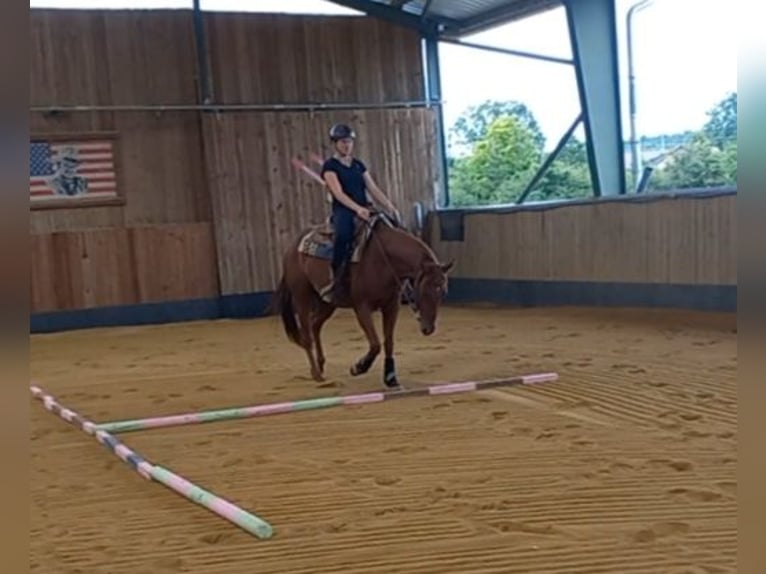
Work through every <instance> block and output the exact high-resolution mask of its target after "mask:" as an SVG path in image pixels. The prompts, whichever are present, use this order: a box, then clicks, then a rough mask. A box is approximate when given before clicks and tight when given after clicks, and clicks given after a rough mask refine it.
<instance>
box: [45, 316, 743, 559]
mask: <svg viewBox="0 0 766 574" xmlns="http://www.w3.org/2000/svg"><path fill="white" fill-rule="evenodd" d="M735 328H736V316H735V315H718V314H703V313H693V312H679V311H664V310H657V311H647V310H621V309H568V308H557V309H516V310H512V309H505V310H498V309H478V308H476V309H466V308H464V309H445V310H444V311H443V313H442V315H441V320H440V324H439V330H438V331H437V333H436V334H435V335H434V336H432V337H430V338H425V337H422V336H421V335H420V334H419V333H418V331H417V328H416V325H415V323H414V321H413V320H412V319H411V317H410V316H409V315H408V314H407V312H406V311H405V312H403V314H402V319H401V323H400V327H399V331H398V335H399V337H398V339H397V360H398V363H397V366H398V371H399V376H400V379H401V380H402V382H404V383H405V384H406V383H407V382H409V381H412V382H413V383H418V384H430V383H440V382H446V381H461V380H476V379H491V378H497V377H503V376H509V375H510V376H513V375H518V374H528V373H539V372H550V371H555V372H558V373H559V376H560V379H559V380H558V381H557V382H556V383H554V384H549V385H548V384H546V385H539V386H531V387H517V388H511V389H496V390H489V391H481V392H477V393H470V394H460V395H454V396H450V395H447V396H443V397H423V398H413V399H411V400H410V399H408V400H402V401H386V402H383V403H380V404H375V405H359V406H353V407H348V408H343V409H331V410H317V411H305V412H300V413H291V414H289V415H286V416H279V417H265V418H260V419H248V420H233V421H222V422H214V423H210V424H204V425H191V426H183V427H172V428H162V429H153V430H148V431H138V432H134V433H129V434H125V435H121V440H124V441H125V443H126V444H127V445H128V446H130V447H131V448H133V449H135V450H136V451H137V452H140V453H142V454H143V455H145V456H146V457H147V458H148V459H150V460H152V461H153V462H155V463H156V464H160V465H163V466H167V467H169V468H172V469H174V471H176V472H177V473H179V474H180V475H182V476H184V477H185V478H187V479H189V480H191V481H192V482H194V483H197V484H200V485H204V487H205V488H209V489H210V490H211V491H213V492H215V493H216V494H218V495H220V496H222V497H225V498H227V499H228V500H230V501H232V502H233V503H235V504H238V505H240V506H242V507H243V508H248V509H252V510H253V511H255V512H257V513H258V514H259V516H263V517H264V518H265V519H267V520H269V522H270V523H271V524H273V526H274V537H273V538H272V539H270V540H268V541H261V540H258V539H256V538H254V537H253V536H250V535H248V534H247V533H246V532H243V531H242V530H240V529H238V528H236V527H235V526H233V525H231V524H230V523H227V522H225V521H223V520H221V519H220V518H219V517H217V516H215V515H214V514H211V513H210V512H209V511H207V510H205V509H203V508H200V507H198V506H196V505H194V504H191V503H189V502H188V501H187V500H185V499H183V498H182V497H180V496H175V495H173V494H172V493H170V492H168V491H167V489H164V488H162V487H160V486H158V485H152V484H151V483H149V482H147V481H146V480H144V479H143V478H141V477H140V476H139V475H138V474H137V473H134V472H132V471H131V470H130V469H128V468H126V466H125V464H124V463H123V462H121V461H120V460H118V459H117V458H116V457H114V456H113V455H111V454H109V453H108V452H105V451H104V449H103V447H101V446H99V445H98V443H96V441H95V440H94V439H93V438H92V437H88V436H87V435H85V434H84V433H82V432H80V431H78V430H76V429H73V428H72V427H71V426H70V425H68V424H67V423H66V422H64V421H63V420H61V419H60V418H58V417H55V416H52V415H51V414H50V413H48V412H46V411H45V409H44V408H42V407H41V406H40V405H39V404H34V405H33V408H31V418H32V443H31V451H32V472H31V491H32V506H31V509H30V517H31V536H30V543H31V548H30V566H31V570H32V571H33V572H40V573H45V574H49V573H53V572H55V573H56V574H75V573H79V574H86V573H87V574H123V573H124V574H127V573H130V574H143V573H146V574H150V573H151V574H163V573H171V572H191V573H194V574H244V573H250V572H258V573H259V574H277V573H280V574H321V573H331V572H333V573H334V572H353V573H360V574H383V573H385V574H389V573H391V572H407V573H409V572H412V573H418V574H446V573H450V574H451V573H455V574H492V573H495V574H501V573H502V574H513V573H522V572H523V573H528V572H534V573H535V574H552V573H561V574H563V573H568V574H571V573H582V574H586V573H587V574H596V573H614V574H617V573H620V574H622V573H626V574H628V573H639V572H640V573H646V574H659V573H663V574H664V573H668V574H670V573H673V574H681V573H734V572H736V571H737V564H736V552H737V505H736V489H737V482H736V466H737V392H736V371H737V338H736V332H735ZM365 347H366V343H365V341H364V338H363V336H362V334H361V331H360V330H359V328H358V327H357V325H356V322H355V320H354V319H353V316H352V315H351V314H349V313H339V314H338V315H337V316H336V317H334V318H333V319H332V320H331V321H330V322H329V323H328V325H327V327H326V329H325V349H326V353H327V356H328V365H327V370H328V377H329V381H328V384H327V385H325V386H317V385H316V384H315V383H314V382H313V381H311V380H310V379H309V377H308V369H307V364H306V360H305V356H304V355H303V353H302V351H301V350H300V349H298V348H296V347H294V346H293V345H291V344H289V343H288V342H287V341H286V340H285V339H284V336H283V334H282V331H281V326H280V325H279V324H278V323H277V320H276V318H266V319H261V320H254V321H218V322H200V323H186V324H175V325H165V326H152V327H135V328H115V329H94V330H89V331H81V332H70V333H61V334H52V335H41V336H33V337H32V343H31V354H32V364H31V371H32V375H33V377H34V378H35V379H36V380H39V381H40V384H41V385H42V386H43V387H44V388H45V389H46V390H47V391H49V392H50V393H52V394H53V395H54V396H56V398H57V399H58V400H60V401H61V402H62V404H65V405H66V406H68V407H70V408H72V409H74V410H76V411H77V412H79V413H81V414H82V415H83V416H85V417H87V418H88V419H90V420H93V421H95V422H106V421H112V420H121V419H129V418H136V417H152V416H161V415H166V414H171V413H178V412H188V411H196V410H205V409H212V408H225V407H234V406H243V405H251V404H261V403H271V402H277V401H287V400H295V399H303V398H311V397H322V396H331V395H334V394H350V393H364V392H370V391H376V390H380V389H381V370H382V361H381V362H379V363H377V364H376V365H375V366H374V367H373V369H372V370H371V372H370V373H369V374H368V375H365V376H363V377H360V378H356V379H354V378H351V377H350V376H348V375H347V374H346V373H347V372H348V367H349V365H350V364H351V362H353V361H354V360H356V359H357V358H358V357H359V356H360V355H361V354H362V353H363V352H364V349H365Z"/></svg>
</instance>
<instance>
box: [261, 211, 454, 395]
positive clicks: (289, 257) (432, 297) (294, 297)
mask: <svg viewBox="0 0 766 574" xmlns="http://www.w3.org/2000/svg"><path fill="white" fill-rule="evenodd" d="M331 249H332V227H331V224H329V223H327V224H325V226H317V227H314V228H312V229H310V230H306V231H304V232H303V233H302V234H301V235H300V236H299V237H298V238H297V239H296V240H295V241H294V242H292V243H291V245H290V246H289V248H288V249H287V252H286V253H285V254H284V257H283V274H282V278H281V280H280V283H279V287H278V289H277V292H276V294H275V301H274V303H275V307H276V309H277V310H278V312H279V313H280V314H281V316H282V324H283V326H284V329H285V333H286V334H287V337H288V339H289V340H290V341H292V342H293V343H295V344H296V345H298V346H300V347H302V348H303V349H304V350H305V351H306V356H307V357H308V361H309V365H310V368H311V376H312V377H313V379H314V380H316V381H323V380H324V365H325V355H324V350H323V348H322V340H321V330H322V326H323V325H324V324H325V322H326V321H327V320H328V319H329V318H330V317H331V316H332V314H333V313H334V312H335V309H337V308H339V307H340V308H346V309H347V308H351V309H353V310H354V313H355V314H356V318H357V321H358V322H359V325H360V326H361V328H362V330H363V331H364V334H365V335H366V337H367V342H368V344H369V349H368V351H367V353H366V354H365V355H364V356H363V357H361V358H360V359H359V360H358V361H357V362H356V363H354V364H353V365H352V366H351V369H350V372H351V374H352V375H353V376H356V375H361V374H363V373H366V372H367V371H369V369H370V367H372V365H373V363H374V362H375V359H376V358H377V356H378V355H379V354H380V351H381V344H380V340H379V339H378V334H377V332H376V330H375V325H374V323H373V313H374V312H375V311H381V314H382V316H383V339H384V342H383V348H384V350H385V365H384V369H383V382H384V384H385V385H386V386H387V387H390V388H396V387H398V386H399V382H398V380H397V376H396V367H395V364H394V328H395V326H396V321H397V317H398V313H399V307H400V305H401V299H402V295H403V294H404V295H406V296H407V297H408V299H409V304H410V306H411V307H412V308H413V310H414V312H415V315H416V317H417V320H418V322H419V324H420V331H421V332H422V333H423V335H426V336H427V335H431V334H432V333H433V332H434V331H435V329H436V317H437V314H438V309H439V305H440V303H441V301H442V299H443V297H444V295H445V294H446V293H447V273H448V272H449V270H450V269H451V268H452V265H453V263H454V262H450V263H449V264H446V265H443V264H441V263H439V261H438V259H437V257H436V255H435V254H434V252H433V251H432V250H431V249H430V248H429V247H428V246H427V245H426V244H425V242H424V241H422V240H421V239H419V238H418V237H416V236H414V235H412V234H410V233H409V232H407V231H405V230H403V229H401V228H400V227H399V226H398V225H397V224H396V223H394V222H393V221H392V220H391V219H390V218H388V217H387V216H386V215H384V214H382V213H373V214H372V217H371V219H370V221H369V222H363V221H361V220H357V226H356V231H355V235H354V247H353V249H354V251H353V256H352V258H351V262H350V263H349V266H350V267H349V270H348V272H347V274H346V277H347V278H348V282H347V285H348V288H347V289H345V290H344V291H345V292H346V293H347V295H346V297H345V299H342V300H340V301H337V302H334V301H332V300H331V299H329V298H327V299H326V298H323V297H322V296H320V293H321V292H322V288H323V287H324V286H325V285H327V283H328V282H329V281H330V280H331V270H330V258H331V256H332V252H331ZM312 347H313V348H312ZM314 350H315V351H316V357H315V356H314Z"/></svg>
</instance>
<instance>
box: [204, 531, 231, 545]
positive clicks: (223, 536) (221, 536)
mask: <svg viewBox="0 0 766 574" xmlns="http://www.w3.org/2000/svg"><path fill="white" fill-rule="evenodd" d="M230 537H231V535H230V534H228V533H225V532H218V533H215V534H205V535H203V536H200V538H199V539H200V541H202V542H204V543H205V544H213V545H214V544H220V543H221V542H226V540H228V539H229V538H230Z"/></svg>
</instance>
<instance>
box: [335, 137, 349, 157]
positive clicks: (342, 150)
mask: <svg viewBox="0 0 766 574" xmlns="http://www.w3.org/2000/svg"><path fill="white" fill-rule="evenodd" d="M335 149H336V150H337V152H338V153H339V154H340V155H342V156H349V155H351V152H352V151H354V140H353V139H352V138H343V139H342V140H338V141H337V142H335Z"/></svg>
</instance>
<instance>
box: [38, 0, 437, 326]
mask: <svg viewBox="0 0 766 574" xmlns="http://www.w3.org/2000/svg"><path fill="white" fill-rule="evenodd" d="M30 20H31V25H30V47H31V73H30V95H31V104H32V106H42V107H48V106H57V105H60V106H71V105H84V106H87V105H99V106H109V105H134V106H135V105H138V106H140V105H157V104H165V105H168V104H171V105H172V104H182V105H188V104H195V103H197V81H198V77H197V75H198V74H197V69H196V68H197V60H196V53H195V50H194V45H195V44H194V33H193V23H192V15H191V12H190V11H179V10H150V11H146V10H106V11H98V10H37V9H35V10H32V11H31V16H30ZM205 20H206V26H207V29H208V34H209V36H208V39H209V42H210V46H209V49H210V61H211V74H212V77H213V79H214V88H215V96H216V97H217V101H220V102H222V103H238V104H239V103H246V104H264V103H265V104H275V103H277V104H290V103H301V104H303V103H307V102H351V101H359V102H364V103H365V104H375V103H383V102H386V101H390V100H397V101H400V100H422V99H423V98H424V93H423V80H422V62H421V60H422V57H421V53H420V41H419V38H418V37H417V35H416V34H415V33H413V32H411V31H409V30H405V29H402V28H399V27H396V26H392V25H390V24H387V23H384V22H381V21H376V20H373V19H367V18H357V17H349V18H335V17H331V18H330V17H328V18H323V17H316V16H292V15H263V14H225V13H206V14H205ZM279 58H282V59H283V60H286V61H287V62H288V64H287V65H285V64H283V63H281V62H280V61H279ZM336 121H350V122H352V123H354V125H355V127H356V128H357V130H358V131H359V133H360V138H361V139H360V142H359V146H358V152H359V154H360V155H362V156H363V158H364V159H365V160H366V161H367V163H368V165H369V166H370V168H371V170H372V172H373V174H374V175H375V176H376V178H377V179H378V180H379V181H380V183H381V184H382V185H383V187H384V189H386V190H387V191H389V192H390V193H391V195H392V196H393V197H394V199H395V201H396V202H397V204H398V205H399V207H400V208H401V210H402V212H403V214H405V215H407V216H409V214H410V212H411V205H412V202H413V201H415V200H418V201H423V202H424V203H425V204H426V205H427V206H430V205H432V198H433V196H434V186H435V182H434V174H435V157H434V153H435V146H434V123H433V115H432V112H431V111H430V110H424V109H412V110H405V109H398V110H364V111H357V112H354V111H344V112H338V113H331V112H322V113H314V114H312V113H303V112H247V113H231V114H229V113H223V114H220V115H214V114H207V113H199V112H197V111H163V112H161V113H155V112H152V111H120V110H110V111H89V112H73V113H56V114H48V113H44V112H32V113H30V124H31V132H32V134H33V135H34V134H40V135H42V134H76V133H81V132H116V133H117V134H118V136H119V140H120V143H119V145H120V150H121V153H120V157H119V162H120V165H119V167H120V174H119V175H120V180H121V181H120V183H121V185H122V189H123V191H124V197H125V199H126V204H125V205H123V206H111V207H88V208H75V209H51V210H32V212H31V213H30V233H31V235H32V242H33V257H34V259H33V261H34V262H33V273H32V299H33V312H39V311H50V310H55V309H75V308H84V307H93V306H102V305H124V304H131V303H137V302H144V301H156V300H163V299H186V298H190V297H197V296H216V295H218V294H219V288H218V284H219V281H220V282H221V283H223V284H225V285H226V288H225V290H224V292H226V293H234V292H248V291H260V290H265V289H271V288H272V287H273V286H274V284H275V281H276V277H277V275H278V273H279V272H280V269H279V267H280V265H279V262H280V258H281V253H282V251H283V249H284V247H285V245H286V244H287V242H288V241H290V240H291V239H292V237H293V235H294V234H295V233H296V232H297V230H298V229H299V228H300V227H302V226H305V225H307V224H309V223H316V222H319V221H322V220H323V219H324V218H325V217H326V216H327V215H328V213H329V211H328V206H327V204H326V203H325V196H324V193H323V191H322V190H321V189H320V188H319V187H318V186H317V184H316V183H314V182H312V181H311V180H309V179H307V178H306V177H305V176H304V175H301V174H298V173H297V172H296V171H295V170H294V168H293V167H292V165H291V164H290V161H289V160H290V157H291V156H292V155H293V154H301V155H302V156H303V157H304V158H308V154H309V153H311V152H317V153H320V154H324V155H327V154H328V153H329V152H328V151H327V149H326V148H325V146H326V144H327V142H326V133H327V129H328V127H329V126H330V125H331V124H332V123H334V122H336ZM272 214H276V216H272ZM203 230H204V231H203ZM214 230H215V231H214ZM214 239H217V240H218V244H217V245H216V242H215V241H214ZM152 249H153V250H152ZM216 254H217V255H218V257H220V259H221V261H220V266H221V276H220V279H219V278H218V277H217V276H216V273H215V269H216V267H217V265H218V262H217V261H216ZM176 255H178V256H179V257H180V259H175V257H176ZM158 270H160V271H159V272H158ZM211 270H212V271H211Z"/></svg>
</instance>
